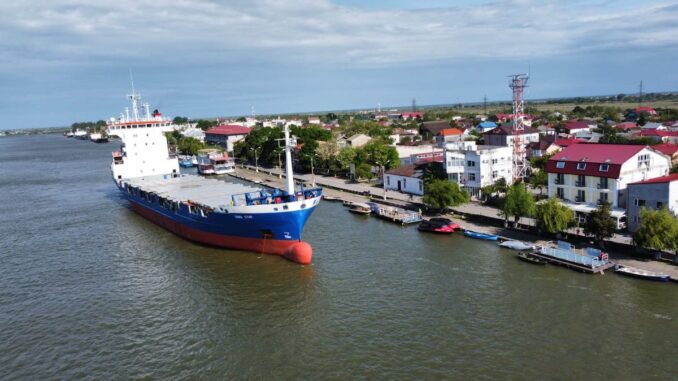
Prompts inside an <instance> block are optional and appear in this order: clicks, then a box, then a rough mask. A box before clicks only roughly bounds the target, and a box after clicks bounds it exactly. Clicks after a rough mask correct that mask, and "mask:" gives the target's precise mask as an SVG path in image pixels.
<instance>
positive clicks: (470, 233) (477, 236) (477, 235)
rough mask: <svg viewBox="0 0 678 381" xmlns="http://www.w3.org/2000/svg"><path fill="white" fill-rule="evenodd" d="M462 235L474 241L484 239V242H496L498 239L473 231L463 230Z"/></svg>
mask: <svg viewBox="0 0 678 381" xmlns="http://www.w3.org/2000/svg"><path fill="white" fill-rule="evenodd" d="M464 235H465V236H467V237H471V238H475V239H484V240H486V241H496V240H498V239H499V236H496V235H494V234H486V233H479V232H474V231H473V230H464Z"/></svg>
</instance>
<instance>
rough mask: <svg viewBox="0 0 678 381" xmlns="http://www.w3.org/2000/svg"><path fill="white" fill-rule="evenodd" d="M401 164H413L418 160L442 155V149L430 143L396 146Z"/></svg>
mask: <svg viewBox="0 0 678 381" xmlns="http://www.w3.org/2000/svg"><path fill="white" fill-rule="evenodd" d="M395 148H396V151H398V157H399V158H400V164H401V165H409V164H414V163H416V162H418V161H421V160H424V159H428V158H432V157H443V150H442V149H439V148H436V147H435V146H433V145H431V144H423V145H417V146H396V147H395Z"/></svg>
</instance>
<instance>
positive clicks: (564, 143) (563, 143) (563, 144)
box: [553, 138, 586, 148]
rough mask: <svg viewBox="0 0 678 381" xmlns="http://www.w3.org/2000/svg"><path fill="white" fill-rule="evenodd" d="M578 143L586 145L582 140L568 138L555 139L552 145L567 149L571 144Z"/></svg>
mask: <svg viewBox="0 0 678 381" xmlns="http://www.w3.org/2000/svg"><path fill="white" fill-rule="evenodd" d="M580 143H586V140H584V139H577V138H568V139H556V140H555V141H554V142H553V144H555V145H557V146H558V147H561V148H565V147H569V146H571V145H573V144H580Z"/></svg>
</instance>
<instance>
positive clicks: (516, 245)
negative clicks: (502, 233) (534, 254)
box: [499, 241, 534, 250]
mask: <svg viewBox="0 0 678 381" xmlns="http://www.w3.org/2000/svg"><path fill="white" fill-rule="evenodd" d="M499 246H501V247H504V248H507V249H511V250H533V249H534V245H530V244H529V243H527V242H523V241H504V242H501V243H500V244H499Z"/></svg>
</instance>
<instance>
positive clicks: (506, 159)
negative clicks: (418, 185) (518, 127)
mask: <svg viewBox="0 0 678 381" xmlns="http://www.w3.org/2000/svg"><path fill="white" fill-rule="evenodd" d="M512 157H513V147H508V146H489V145H476V143H475V142H473V141H464V142H455V143H447V144H446V145H445V163H444V165H445V172H446V173H447V178H448V180H450V181H454V182H456V183H459V185H460V186H461V187H462V188H464V189H465V190H466V191H467V192H468V193H469V194H471V196H473V197H476V198H478V197H480V189H481V188H482V187H484V186H487V185H492V184H494V183H495V182H496V181H497V180H499V179H500V178H504V179H505V180H506V182H507V183H508V184H510V183H511V181H512V180H513V159H512Z"/></svg>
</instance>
